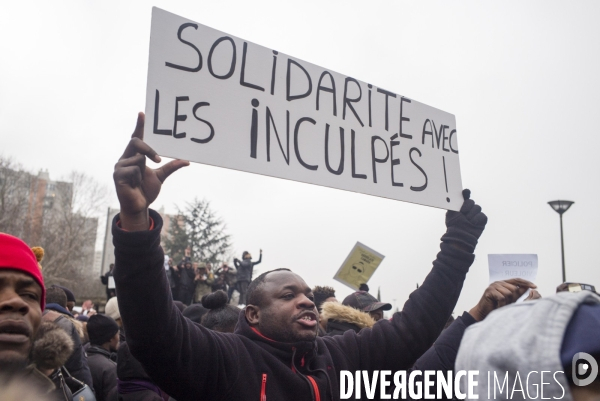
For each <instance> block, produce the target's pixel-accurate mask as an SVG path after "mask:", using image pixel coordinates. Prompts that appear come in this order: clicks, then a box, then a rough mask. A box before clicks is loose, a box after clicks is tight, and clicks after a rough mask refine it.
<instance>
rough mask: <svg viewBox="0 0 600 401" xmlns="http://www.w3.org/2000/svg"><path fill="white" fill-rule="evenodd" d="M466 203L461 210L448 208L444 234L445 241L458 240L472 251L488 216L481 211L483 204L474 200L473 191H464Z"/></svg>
mask: <svg viewBox="0 0 600 401" xmlns="http://www.w3.org/2000/svg"><path fill="white" fill-rule="evenodd" d="M462 194H463V198H464V200H465V201H464V203H463V205H462V207H461V208H460V211H459V212H454V211H451V210H448V212H447V213H446V227H447V230H446V233H445V234H444V235H443V236H442V238H441V240H442V241H443V242H457V243H460V244H463V245H465V246H466V247H467V249H469V251H470V252H473V251H474V250H475V246H476V245H477V240H478V239H479V237H480V236H481V233H482V232H483V229H484V228H485V225H486V224H487V216H486V215H485V214H483V213H482V212H481V206H478V205H476V204H475V202H473V200H472V199H469V198H470V197H471V191H470V190H468V189H464V190H463V191H462Z"/></svg>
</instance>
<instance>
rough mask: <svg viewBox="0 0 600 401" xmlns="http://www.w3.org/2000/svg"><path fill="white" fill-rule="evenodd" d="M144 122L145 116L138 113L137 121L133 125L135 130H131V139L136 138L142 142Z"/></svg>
mask: <svg viewBox="0 0 600 401" xmlns="http://www.w3.org/2000/svg"><path fill="white" fill-rule="evenodd" d="M145 121H146V116H145V115H144V113H142V112H141V111H140V112H139V113H138V116H137V121H136V123H135V129H134V130H133V134H131V137H132V138H138V139H141V140H144V122H145Z"/></svg>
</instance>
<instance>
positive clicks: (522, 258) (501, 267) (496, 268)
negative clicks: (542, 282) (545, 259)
mask: <svg viewBox="0 0 600 401" xmlns="http://www.w3.org/2000/svg"><path fill="white" fill-rule="evenodd" d="M488 264H489V268H490V284H491V283H493V282H494V281H501V280H508V279H511V278H522V279H525V280H528V281H531V282H532V283H534V284H535V281H536V280H537V272H538V257H537V255H535V254H514V255H511V254H504V255H503V254H489V255H488ZM528 295H529V290H527V292H526V293H525V294H523V296H522V297H521V298H519V301H521V300H523V299H525V298H527V296H528Z"/></svg>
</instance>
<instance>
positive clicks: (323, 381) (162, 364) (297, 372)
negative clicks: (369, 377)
mask: <svg viewBox="0 0 600 401" xmlns="http://www.w3.org/2000/svg"><path fill="white" fill-rule="evenodd" d="M150 217H151V218H152V219H154V229H153V230H149V231H139V232H126V231H123V230H121V229H120V228H118V227H117V226H116V223H117V221H118V220H119V216H116V217H115V219H114V220H113V223H112V231H113V243H114V245H115V257H116V267H115V280H116V284H117V288H118V292H119V307H120V311H121V317H122V319H123V322H124V324H125V327H126V331H127V343H128V345H129V347H130V350H131V353H132V354H133V355H134V356H135V357H136V358H137V359H138V360H139V361H140V363H141V364H142V365H143V366H144V369H145V371H146V372H147V373H148V375H149V376H150V377H151V378H152V379H153V380H154V381H155V382H156V383H157V384H158V385H159V386H160V387H161V388H162V389H163V390H164V391H166V392H167V393H168V394H170V395H171V396H172V397H173V398H175V399H177V400H178V401H185V400H199V399H202V400H248V399H254V398H258V397H261V399H264V397H266V399H267V400H291V401H293V400H302V401H305V400H310V399H313V400H339V399H340V393H339V391H340V384H339V379H340V371H341V370H349V371H356V370H367V371H373V370H382V369H386V370H392V371H397V370H405V369H409V368H410V367H411V366H412V365H413V364H414V363H415V361H416V360H417V359H418V358H419V357H420V356H421V355H422V354H423V353H424V352H425V351H427V350H428V349H429V347H430V346H431V345H432V344H433V342H434V340H435V339H436V338H437V337H438V335H439V334H440V332H441V331H442V329H443V327H444V325H445V323H446V321H447V320H448V317H449V316H450V314H451V312H452V310H453V309H454V306H455V304H456V301H457V299H458V296H459V294H460V290H461V288H462V285H463V281H464V279H465V276H466V273H467V271H468V269H469V267H470V265H471V264H472V262H473V259H474V255H473V254H472V253H469V252H466V251H464V250H461V249H458V248H456V247H454V246H452V245H451V244H448V243H442V244H441V252H440V253H439V254H438V255H437V259H436V260H435V261H434V262H433V269H432V270H431V272H430V273H429V275H428V276H427V278H426V280H425V281H424V283H423V285H422V286H421V287H420V288H419V289H418V290H416V291H415V292H413V293H412V294H411V296H410V297H409V300H408V301H407V302H406V304H405V305H404V308H403V311H402V312H401V313H396V314H394V316H393V318H392V319H391V320H381V321H379V322H377V323H376V324H375V325H374V326H373V327H372V328H370V329H364V330H361V331H360V333H358V334H357V333H355V332H354V331H347V332H345V333H344V335H341V336H334V337H317V338H316V339H315V340H313V341H301V342H297V343H281V342H277V341H273V340H271V339H269V338H266V337H264V336H263V335H262V334H260V333H259V332H258V331H256V330H255V329H254V328H252V327H251V326H250V325H249V324H248V322H247V320H246V318H245V316H244V314H240V319H239V321H238V325H237V327H236V331H235V333H233V334H230V333H218V332H214V331H211V330H208V329H206V328H204V327H201V326H198V325H196V324H194V323H193V322H191V321H190V320H188V319H186V318H184V317H183V316H182V315H181V313H180V312H179V309H177V307H176V306H175V305H174V304H173V302H172V300H171V295H170V289H169V284H168V282H167V278H166V275H165V272H164V268H163V263H164V258H163V251H162V248H161V247H160V231H161V229H162V218H161V217H160V215H159V214H158V213H156V212H155V211H153V210H151V211H150ZM474 245H475V244H473V247H474ZM238 273H239V272H238Z"/></svg>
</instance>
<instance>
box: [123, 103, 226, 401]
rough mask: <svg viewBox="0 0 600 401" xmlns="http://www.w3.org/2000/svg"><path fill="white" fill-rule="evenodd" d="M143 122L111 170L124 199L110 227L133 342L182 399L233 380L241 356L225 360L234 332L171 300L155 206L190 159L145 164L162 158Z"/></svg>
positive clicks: (158, 378)
mask: <svg viewBox="0 0 600 401" xmlns="http://www.w3.org/2000/svg"><path fill="white" fill-rule="evenodd" d="M143 128H144V115H143V114H142V113H140V114H139V115H138V120H137V125H136V128H135V131H134V133H133V135H132V138H131V141H130V142H129V144H128V145H127V148H126V149H125V152H124V153H123V156H122V157H121V158H120V160H119V162H118V163H117V164H116V165H115V171H114V175H113V177H114V181H115V187H116V190H117V196H118V198H119V202H120V204H121V213H120V214H119V215H118V216H116V217H115V220H114V221H113V226H112V231H113V243H114V245H115V269H114V277H115V283H116V287H117V299H118V302H119V309H120V312H121V317H122V319H123V323H124V326H125V333H126V337H127V343H128V345H129V348H130V350H131V353H132V355H133V356H134V357H136V358H137V359H138V360H139V361H140V362H141V363H142V365H143V366H144V369H145V370H146V372H147V373H148V375H149V376H150V377H151V378H152V379H153V380H154V381H155V382H156V383H157V384H158V385H159V387H161V389H163V390H164V391H166V392H167V393H168V394H169V395H171V396H173V397H175V398H176V399H185V398H186V397H189V396H190V394H202V393H204V392H206V393H210V394H217V393H218V392H219V390H222V389H223V388H225V387H226V386H227V385H228V384H230V383H228V380H229V379H231V380H235V372H236V371H237V369H236V366H235V364H237V361H228V360H227V359H224V358H220V357H219V351H220V350H223V349H224V348H233V347H235V344H234V343H233V342H232V341H231V340H232V338H231V337H227V336H223V335H219V334H220V333H213V332H210V331H209V330H207V329H205V328H203V327H199V326H196V325H195V324H194V323H192V322H191V321H189V320H188V319H186V318H184V317H183V316H182V315H181V313H180V312H179V310H178V309H177V307H175V305H174V304H173V301H172V299H171V289H170V286H169V283H168V280H167V277H166V273H165V269H164V266H163V265H164V254H163V251H162V248H161V246H160V230H161V228H162V218H161V217H160V215H159V214H158V213H156V212H155V211H152V210H150V209H149V206H150V204H151V203H152V202H153V201H154V200H155V199H156V197H157V196H158V194H159V192H160V189H161V186H162V183H163V182H164V181H165V179H166V178H167V177H168V176H169V175H170V174H172V173H173V172H175V171H177V170H178V169H180V168H181V167H184V166H187V165H188V164H189V163H188V162H187V161H183V160H173V161H171V162H170V163H167V164H165V165H164V166H162V167H160V168H158V169H151V168H148V167H146V158H149V159H150V160H152V161H154V162H159V161H160V157H159V156H158V155H157V154H156V152H155V151H154V150H152V148H150V146H148V145H147V144H146V143H144V142H143V140H142V139H143ZM229 354H232V355H235V351H230V352H229ZM216 364H219V368H220V370H223V369H229V370H228V372H229V373H230V375H229V377H228V378H227V380H223V379H222V380H214V377H213V376H214V375H217V374H220V373H222V372H221V371H220V370H218V369H215V365H216ZM220 377H223V376H222V375H221V376H220ZM182 383H185V385H182ZM219 386H221V387H219ZM224 386H225V387H224ZM217 387H219V388H217Z"/></svg>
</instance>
